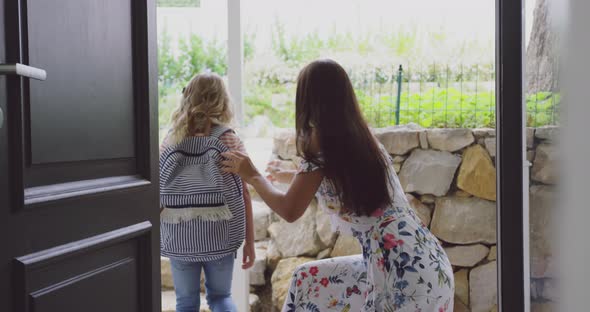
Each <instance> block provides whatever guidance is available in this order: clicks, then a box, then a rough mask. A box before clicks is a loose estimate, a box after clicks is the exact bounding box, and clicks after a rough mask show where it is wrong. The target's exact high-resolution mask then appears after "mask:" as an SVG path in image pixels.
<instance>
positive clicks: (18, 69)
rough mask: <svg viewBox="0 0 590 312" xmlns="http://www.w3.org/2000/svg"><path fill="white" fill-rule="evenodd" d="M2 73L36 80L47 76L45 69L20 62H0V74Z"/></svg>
mask: <svg viewBox="0 0 590 312" xmlns="http://www.w3.org/2000/svg"><path fill="white" fill-rule="evenodd" d="M2 75H11V76H21V77H26V78H31V79H36V80H45V79H46V78H47V72H45V70H43V69H40V68H36V67H33V66H28V65H24V64H21V63H13V64H0V76H2Z"/></svg>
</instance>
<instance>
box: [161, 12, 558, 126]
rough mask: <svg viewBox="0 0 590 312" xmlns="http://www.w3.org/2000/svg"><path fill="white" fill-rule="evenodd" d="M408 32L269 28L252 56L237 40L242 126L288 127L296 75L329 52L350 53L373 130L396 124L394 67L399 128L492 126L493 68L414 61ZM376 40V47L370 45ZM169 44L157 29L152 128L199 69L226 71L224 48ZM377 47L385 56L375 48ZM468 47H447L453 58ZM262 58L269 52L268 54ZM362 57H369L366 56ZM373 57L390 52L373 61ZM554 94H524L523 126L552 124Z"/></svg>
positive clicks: (436, 37)
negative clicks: (266, 44)
mask: <svg viewBox="0 0 590 312" xmlns="http://www.w3.org/2000/svg"><path fill="white" fill-rule="evenodd" d="M422 39H423V38H419V36H418V35H417V34H416V32H413V31H411V30H408V31H398V32H396V33H387V32H383V33H376V34H367V35H364V36H360V37H358V36H357V37H355V36H353V35H352V34H351V33H338V32H335V31H334V32H333V33H332V35H330V36H328V37H327V38H326V37H323V38H322V37H321V36H320V35H319V34H318V33H308V34H305V35H301V36H294V35H290V36H287V34H286V33H285V31H284V28H283V27H282V25H281V24H280V23H276V25H275V27H274V30H273V37H272V51H270V52H266V53H267V54H263V55H262V56H259V57H257V53H259V52H260V53H261V54H262V51H257V50H256V49H255V46H254V42H255V34H254V33H250V34H246V35H245V36H244V58H245V63H246V69H245V79H244V83H245V88H244V104H245V113H246V116H245V117H246V123H248V122H249V121H251V120H252V118H253V117H255V116H259V115H264V116H266V117H268V118H269V119H270V120H271V121H272V123H273V124H274V125H275V126H278V127H293V126H294V120H295V118H294V110H295V105H294V99H295V88H296V81H295V80H296V77H297V74H298V71H299V70H300V69H301V68H302V67H303V66H304V65H305V64H306V63H307V62H309V61H310V60H313V59H316V58H318V57H321V56H323V55H325V54H329V55H338V56H341V55H345V56H351V55H352V57H350V58H348V59H347V60H350V61H349V62H346V63H345V65H347V71H348V72H349V75H350V77H351V80H352V82H353V85H354V87H355V91H356V94H357V97H358V100H359V104H360V106H361V108H362V111H363V113H364V115H365V118H366V119H367V121H368V122H369V123H370V124H371V125H372V126H376V127H385V126H390V125H394V124H395V123H396V118H395V116H396V111H397V104H398V95H397V94H398V91H397V90H398V87H399V86H398V75H400V72H399V68H398V67H399V64H403V71H402V72H401V79H400V80H401V92H400V97H399V123H400V124H406V123H410V122H412V123H416V124H419V125H421V126H423V127H468V128H475V127H494V126H495V96H494V81H495V68H494V64H493V62H484V61H479V62H474V63H460V62H454V63H447V64H445V65H441V64H436V62H432V61H428V60H427V58H425V57H423V56H421V53H420V49H423V48H424V47H423V45H420V44H419V42H420V41H423V40H422ZM444 40H445V39H444V34H442V33H440V34H439V33H434V34H430V35H429V37H428V41H429V44H431V45H435V46H436V45H441V46H442V42H443V41H444ZM376 42H379V43H380V45H378V44H377V43H376ZM174 46H176V47H177V49H176V50H175V51H173V50H174V49H173V48H172V47H173V43H172V42H171V39H170V36H169V35H168V33H167V32H166V30H165V29H164V31H163V32H161V33H160V35H159V41H158V54H159V96H160V125H161V126H165V125H167V123H168V122H169V118H170V113H171V111H172V110H173V109H174V107H175V106H176V105H177V103H178V102H179V97H180V92H181V90H182V88H183V87H184V86H185V84H186V83H187V82H188V80H189V79H190V78H191V77H192V76H193V75H195V74H196V73H199V72H204V71H211V72H215V73H218V74H220V75H221V76H224V75H225V74H226V72H227V62H226V55H227V53H226V52H227V51H226V46H225V44H223V43H222V42H219V41H216V40H209V41H206V40H203V39H202V38H201V37H199V36H198V35H196V34H192V35H191V36H190V37H188V38H182V39H180V41H179V42H178V43H175V45H174ZM383 46H385V51H377V50H378V47H380V48H382V47H383ZM473 48H474V47H473V46H470V45H469V43H466V44H465V45H464V46H459V47H456V48H453V49H452V50H453V51H452V52H453V53H457V55H458V56H460V55H461V53H464V52H465V50H466V49H473ZM268 53H270V54H272V55H268ZM367 55H371V57H370V58H368V57H367ZM374 55H385V56H388V55H391V57H385V58H383V59H379V60H377V61H368V59H371V60H373V59H375V58H378V57H373V56H374ZM560 100H561V98H560V96H559V95H558V94H552V93H548V92H540V93H537V94H533V95H529V96H528V97H527V101H526V102H527V103H526V105H527V112H528V121H527V124H528V126H535V127H536V126H542V125H547V124H556V123H557V122H558V118H557V117H558V116H557V114H556V110H557V107H558V105H559V102H560Z"/></svg>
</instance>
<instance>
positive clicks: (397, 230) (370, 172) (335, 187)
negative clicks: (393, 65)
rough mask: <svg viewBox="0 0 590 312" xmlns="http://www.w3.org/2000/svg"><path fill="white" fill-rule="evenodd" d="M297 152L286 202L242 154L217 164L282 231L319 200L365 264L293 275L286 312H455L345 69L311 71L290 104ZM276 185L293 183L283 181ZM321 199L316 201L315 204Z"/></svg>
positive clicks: (343, 261) (433, 253)
mask: <svg viewBox="0 0 590 312" xmlns="http://www.w3.org/2000/svg"><path fill="white" fill-rule="evenodd" d="M295 114H296V123H295V124H296V130H297V131H296V133H297V149H298V151H299V154H300V156H301V157H302V158H303V161H302V164H301V166H300V169H299V171H298V172H296V173H291V176H294V178H293V180H292V183H291V186H290V188H289V190H288V191H287V192H286V193H282V192H280V191H279V190H277V189H275V188H274V187H273V186H272V184H270V183H269V182H268V181H267V180H266V179H265V178H264V177H263V176H262V175H261V174H260V173H259V172H258V171H257V170H256V168H255V167H254V166H253V165H252V162H251V161H250V159H249V158H248V157H247V156H246V155H245V154H243V153H241V152H228V153H225V154H224V155H223V156H224V157H225V158H226V160H225V161H223V162H222V163H223V165H224V166H225V170H226V171H227V172H234V173H238V174H239V175H240V176H241V177H242V178H243V179H244V180H245V181H246V182H247V183H249V184H251V185H252V186H254V188H255V189H256V191H257V192H258V194H260V196H261V197H262V199H263V200H264V201H265V202H266V203H267V205H268V206H269V207H270V208H271V209H273V210H274V211H275V212H276V213H277V214H279V215H280V216H281V217H283V218H284V219H285V220H287V221H290V222H292V221H295V220H297V219H298V218H299V217H301V216H302V215H303V213H304V212H305V210H306V209H307V206H308V205H309V203H310V202H311V200H312V199H313V198H314V195H315V196H317V198H318V202H319V204H320V207H321V209H323V210H325V211H326V212H327V213H328V214H330V216H331V217H332V225H333V227H336V228H338V230H339V231H340V232H341V233H345V234H348V235H352V236H354V237H355V238H357V239H358V241H359V242H360V244H361V246H362V250H363V252H362V255H356V256H349V257H337V258H332V259H326V260H319V261H313V262H309V263H306V264H304V265H302V266H300V267H299V268H297V270H296V271H295V272H294V275H293V279H292V282H291V287H290V289H289V293H288V294H287V300H286V302H285V304H284V306H283V312H303V311H322V312H324V311H346V312H349V311H350V312H356V311H365V312H369V311H370V312H373V311H377V312H389V311H404V312H410V311H411V312H414V311H421V312H441V311H448V312H450V311H453V294H454V282H453V269H452V267H451V264H450V262H449V259H448V258H447V255H446V254H445V251H444V250H443V248H442V246H441V245H440V244H439V242H438V240H437V238H436V237H435V236H434V235H433V234H432V233H431V232H430V231H429V230H428V228H427V227H426V226H424V225H423V224H422V222H421V221H420V219H418V217H417V216H416V214H415V213H414V211H413V210H412V208H411V207H410V205H409V203H408V201H407V199H406V196H405V194H404V191H403V189H402V187H401V185H400V183H399V180H398V177H397V175H396V174H395V170H393V162H392V160H391V158H390V157H389V155H388V154H387V152H386V151H385V149H384V148H383V146H381V145H380V144H379V143H378V141H377V140H376V139H375V138H374V136H373V135H372V133H371V131H370V129H369V127H368V126H367V124H366V122H365V121H364V119H363V117H362V114H361V111H360V108H359V105H358V103H357V100H356V96H355V94H354V90H353V88H352V84H351V83H350V80H349V78H348V75H347V74H346V72H345V71H344V69H343V68H342V67H341V66H340V65H338V64H337V63H336V62H334V61H331V60H321V61H316V62H313V63H311V64H309V65H308V66H307V67H305V68H304V69H303V70H302V71H301V74H300V75H299V80H298V82H297V95H296V99H295ZM270 171H271V174H272V175H275V179H280V180H283V181H285V180H289V177H288V172H280V175H278V176H277V175H276V173H277V172H276V169H274V168H270ZM316 194H317V195H316Z"/></svg>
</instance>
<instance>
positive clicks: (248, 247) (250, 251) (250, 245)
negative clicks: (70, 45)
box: [242, 182, 256, 270]
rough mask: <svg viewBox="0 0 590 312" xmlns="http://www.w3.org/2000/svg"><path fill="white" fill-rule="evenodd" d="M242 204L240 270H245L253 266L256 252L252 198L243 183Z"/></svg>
mask: <svg viewBox="0 0 590 312" xmlns="http://www.w3.org/2000/svg"><path fill="white" fill-rule="evenodd" d="M244 203H245V204H246V243H245V244H244V254H243V257H242V269H244V270H247V269H249V268H251V267H252V266H253V265H254V260H255V259H256V251H255V248H254V216H253V213H252V198H251V197H250V192H249V191H248V185H247V184H246V182H244Z"/></svg>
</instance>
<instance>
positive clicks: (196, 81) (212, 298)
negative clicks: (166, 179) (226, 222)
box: [160, 74, 255, 312]
mask: <svg viewBox="0 0 590 312" xmlns="http://www.w3.org/2000/svg"><path fill="white" fill-rule="evenodd" d="M231 119H232V112H231V103H230V98H229V95H228V92H227V90H226V87H225V85H224V82H223V80H222V79H221V77H219V76H218V75H216V74H200V75H197V76H195V77H194V78H193V79H191V81H190V82H189V84H188V85H187V86H186V88H185V89H183V92H182V100H181V101H180V105H179V106H178V108H177V109H176V111H175V112H174V113H173V114H172V120H171V121H172V126H171V129H170V131H169V133H168V135H167V136H166V138H165V139H164V141H163V143H162V145H161V147H160V152H161V153H162V152H164V151H166V149H167V148H168V147H171V146H174V145H175V144H177V143H179V142H181V141H183V140H184V139H186V138H190V137H193V136H201V137H209V136H211V137H213V136H216V137H217V138H218V139H219V140H220V141H221V142H222V143H223V144H224V145H225V146H227V147H228V148H229V149H230V150H231V151H239V152H241V153H245V149H244V145H243V143H242V142H241V141H240V139H239V138H238V136H237V135H236V134H235V133H234V132H233V131H232V130H230V129H229V128H226V126H227V125H228V124H229V123H230V121H231ZM189 172H190V171H189ZM191 174H206V173H203V172H198V171H196V172H194V173H191ZM197 178H198V177H197ZM207 179H210V177H209V178H203V180H207ZM197 180H198V179H197ZM184 181H190V177H189V179H188V180H184ZM193 181H194V179H193ZM240 183H243V182H240ZM181 185H182V187H183V188H185V189H186V188H190V187H194V188H198V187H201V186H195V185H186V182H185V184H182V183H181ZM225 197H226V198H227V197H228V196H227V194H225ZM226 200H227V199H226ZM243 200H244V203H245V210H246V211H245V215H246V217H245V223H246V234H245V236H246V243H245V245H244V257H243V260H242V268H243V269H248V268H250V267H251V266H252V265H253V264H254V258H255V254H254V229H253V221H252V202H251V200H250V195H249V193H248V189H247V187H246V185H245V184H244V185H243ZM199 207H200V206H199ZM191 209H192V210H191ZM215 209H216V207H213V208H206V209H199V208H194V209H193V208H190V209H184V211H182V212H179V209H170V208H167V207H163V208H162V212H161V252H162V255H163V256H165V257H169V258H170V264H171V267H172V278H173V280H174V289H175V292H176V311H177V312H195V311H199V309H200V298H201V296H200V294H201V289H200V284H201V283H200V279H201V270H204V272H205V288H206V292H207V302H208V304H209V307H210V308H211V310H212V311H214V312H217V311H219V312H221V311H223V312H225V311H236V307H235V304H234V303H233V301H232V299H231V283H232V272H233V265H234V258H235V252H231V253H230V254H226V255H224V254H218V253H216V254H211V255H205V256H203V255H198V256H195V254H194V253H191V252H190V251H194V250H208V249H207V248H209V249H211V247H210V245H214V244H216V243H218V242H216V240H219V237H220V235H219V233H218V232H215V231H211V232H212V233H209V232H208V229H204V227H207V226H208V225H209V223H207V222H209V221H211V220H213V221H215V220H214V219H215V218H216V217H217V216H219V215H221V216H222V217H223V214H224V213H226V212H227V211H224V210H222V209H217V211H215ZM206 214H208V215H206ZM215 214H217V215H215ZM240 216H242V220H241V221H240V222H243V221H244V219H243V214H240ZM229 217H231V215H230V216H229ZM229 217H228V218H229ZM233 217H234V218H235V217H237V216H233ZM199 218H201V219H199ZM202 219H204V220H205V221H202ZM239 225H240V226H237V227H236V228H240V227H241V228H242V229H243V224H239ZM198 227H201V228H200V229H199V228H198ZM228 231H230V232H231V231H235V229H228ZM242 233H243V232H242ZM228 235H231V234H228ZM236 235H238V234H236ZM198 236H201V237H198ZM242 237H243V236H242ZM226 239H227V237H226ZM198 244H202V245H207V246H206V247H205V246H195V245H198ZM201 247H202V248H201Z"/></svg>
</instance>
